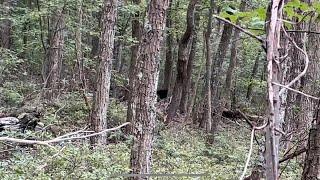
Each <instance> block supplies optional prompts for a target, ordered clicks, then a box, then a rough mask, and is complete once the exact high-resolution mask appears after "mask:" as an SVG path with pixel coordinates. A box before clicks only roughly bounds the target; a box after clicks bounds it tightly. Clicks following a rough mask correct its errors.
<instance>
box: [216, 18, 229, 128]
mask: <svg viewBox="0 0 320 180" xmlns="http://www.w3.org/2000/svg"><path fill="white" fill-rule="evenodd" d="M232 30H233V27H232V25H230V24H228V23H225V24H224V26H223V31H222V35H221V39H220V42H219V46H218V50H217V52H216V54H215V57H214V58H213V62H212V70H211V71H212V74H211V103H212V104H211V108H212V110H211V112H212V113H215V114H221V112H222V110H221V109H222V108H221V107H222V104H221V102H220V88H221V82H220V81H221V76H222V75H221V73H222V64H223V62H224V59H225V57H226V54H227V51H228V47H229V44H230V39H231V35H232ZM214 119H215V120H214V121H213V122H212V127H211V131H212V132H215V131H216V129H217V126H218V124H219V121H220V118H219V117H215V118H214Z"/></svg>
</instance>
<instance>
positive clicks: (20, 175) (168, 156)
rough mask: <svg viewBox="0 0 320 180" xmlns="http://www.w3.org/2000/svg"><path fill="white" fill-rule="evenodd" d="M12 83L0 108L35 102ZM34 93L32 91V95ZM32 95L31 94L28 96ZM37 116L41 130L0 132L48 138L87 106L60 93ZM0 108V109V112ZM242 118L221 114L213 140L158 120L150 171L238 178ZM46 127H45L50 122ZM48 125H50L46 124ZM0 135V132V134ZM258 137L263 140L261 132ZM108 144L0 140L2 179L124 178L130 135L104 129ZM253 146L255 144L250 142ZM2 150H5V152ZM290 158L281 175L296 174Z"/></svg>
mask: <svg viewBox="0 0 320 180" xmlns="http://www.w3.org/2000/svg"><path fill="white" fill-rule="evenodd" d="M16 86H17V85H15V88H13V86H10V85H9V86H5V87H2V88H0V102H2V104H1V103H0V110H1V111H3V110H4V109H8V108H12V107H19V106H21V103H22V104H23V106H34V105H35V104H34V103H35V101H34V100H28V102H25V101H24V99H25V97H26V94H25V93H24V91H25V92H27V91H28V90H26V89H23V88H22V89H19V88H16ZM34 97H36V96H34ZM31 99H32V98H31ZM38 107H39V108H41V109H42V112H43V114H42V115H43V117H42V118H41V122H42V123H43V124H44V127H47V128H46V130H41V131H37V132H35V131H26V132H25V133H23V134H21V133H17V132H0V133H2V135H9V136H13V137H20V138H21V137H24V138H30V137H32V138H36V139H52V138H53V137H54V136H56V135H62V134H65V133H68V132H71V131H75V130H79V129H83V128H84V127H86V116H87V114H88V108H86V106H85V104H84V102H83V99H82V98H81V96H80V95H79V94H77V93H67V94H63V95H61V97H60V98H59V100H58V101H57V102H56V103H55V105H54V106H53V105H41V107H40V106H38ZM109 107H110V108H109V110H108V116H109V120H110V122H109V126H110V127H113V126H116V125H119V124H121V123H123V122H125V116H126V110H125V104H124V103H123V102H118V101H117V100H112V101H111V104H110V106H109ZM1 111H0V112H1ZM246 126H247V125H246V124H245V123H244V122H242V121H239V122H235V121H231V120H223V121H222V122H221V125H220V127H219V132H218V133H217V135H216V136H215V141H214V144H208V143H207V137H208V136H207V134H205V133H204V132H203V131H202V130H201V129H199V128H196V127H192V126H182V125H177V126H172V127H165V126H164V125H162V124H161V122H159V124H158V128H157V133H156V137H155V143H154V151H153V158H154V160H153V173H155V174H164V173H166V174H205V175H204V176H202V177H201V178H200V179H205V180H206V179H238V178H239V177H240V175H241V174H242V172H243V169H244V164H245V161H246V158H247V154H248V151H249V147H250V133H251V131H250V129H249V128H248V127H246ZM49 127H50V128H49ZM49 129H50V130H49ZM0 136H1V134H0ZM260 136H261V135H258V137H257V139H258V141H260V142H262V136H261V137H260ZM109 139H110V142H111V143H110V144H109V145H107V146H105V147H96V148H94V149H92V148H91V147H90V146H89V145H88V142H87V141H86V140H78V141H73V142H62V143H59V144H57V145H55V148H51V147H48V146H17V145H14V144H10V143H5V142H0V154H2V155H1V158H2V159H0V177H1V179H8V180H9V179H10V180H11V179H109V178H111V177H113V178H112V179H124V178H123V177H121V176H116V175H117V174H118V175H119V174H127V173H128V172H129V162H130V144H131V141H130V140H131V138H130V137H128V136H126V135H125V134H123V133H122V132H121V131H116V132H113V133H110V134H109ZM254 147H258V145H257V144H256V142H255V144H254ZM258 152H259V151H258V149H257V148H254V151H253V157H252V160H251V163H250V165H249V169H248V172H247V175H249V173H250V172H251V168H252V167H254V166H256V165H259V163H261V162H259V159H261V158H259V153H258ZM4 154H5V155H4ZM295 162H296V161H295V160H291V161H290V162H289V163H288V164H286V163H284V164H283V167H282V169H285V170H284V171H283V173H282V175H281V179H300V177H299V176H300V174H301V165H300V164H297V163H295ZM152 179H199V178H196V177H192V178H191V177H176V178H174V177H154V178H152Z"/></svg>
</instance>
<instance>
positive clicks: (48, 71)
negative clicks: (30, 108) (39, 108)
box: [43, 7, 65, 100]
mask: <svg viewBox="0 0 320 180" xmlns="http://www.w3.org/2000/svg"><path fill="white" fill-rule="evenodd" d="M64 8H65V7H63V8H62V9H58V10H57V11H56V13H55V14H54V15H52V17H51V22H50V27H49V35H48V36H49V39H48V41H49V43H48V44H49V47H48V50H47V58H46V61H45V63H44V67H43V68H44V71H43V72H44V77H45V81H44V87H45V88H46V91H45V95H44V96H45V98H46V99H48V100H53V99H54V98H56V97H57V96H58V91H59V82H60V76H61V68H62V59H63V48H64V29H65V14H64V13H65V9H64Z"/></svg>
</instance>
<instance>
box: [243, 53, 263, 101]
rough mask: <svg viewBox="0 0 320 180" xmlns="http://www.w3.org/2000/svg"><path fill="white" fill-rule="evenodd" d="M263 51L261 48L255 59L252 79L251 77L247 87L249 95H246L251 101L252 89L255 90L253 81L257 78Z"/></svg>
mask: <svg viewBox="0 0 320 180" xmlns="http://www.w3.org/2000/svg"><path fill="white" fill-rule="evenodd" d="M261 52H262V50H260V51H259V52H258V54H257V57H256V59H255V61H254V64H253V67H252V71H251V75H250V79H249V85H248V88H247V95H246V99H247V100H249V101H250V100H251V97H252V90H253V84H254V83H253V81H254V78H255V76H256V75H257V72H258V68H259V61H260V56H261Z"/></svg>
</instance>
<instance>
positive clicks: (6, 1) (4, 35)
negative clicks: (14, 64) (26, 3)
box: [0, 0, 12, 49]
mask: <svg viewBox="0 0 320 180" xmlns="http://www.w3.org/2000/svg"><path fill="white" fill-rule="evenodd" d="M2 6H3V7H4V8H3V14H1V15H2V16H3V17H6V16H9V15H10V9H11V6H12V2H11V1H10V0H3V2H2ZM11 28H12V27H11V21H10V20H9V19H6V18H4V19H2V20H0V47H2V48H5V49H10V48H11V45H12V38H11Z"/></svg>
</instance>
